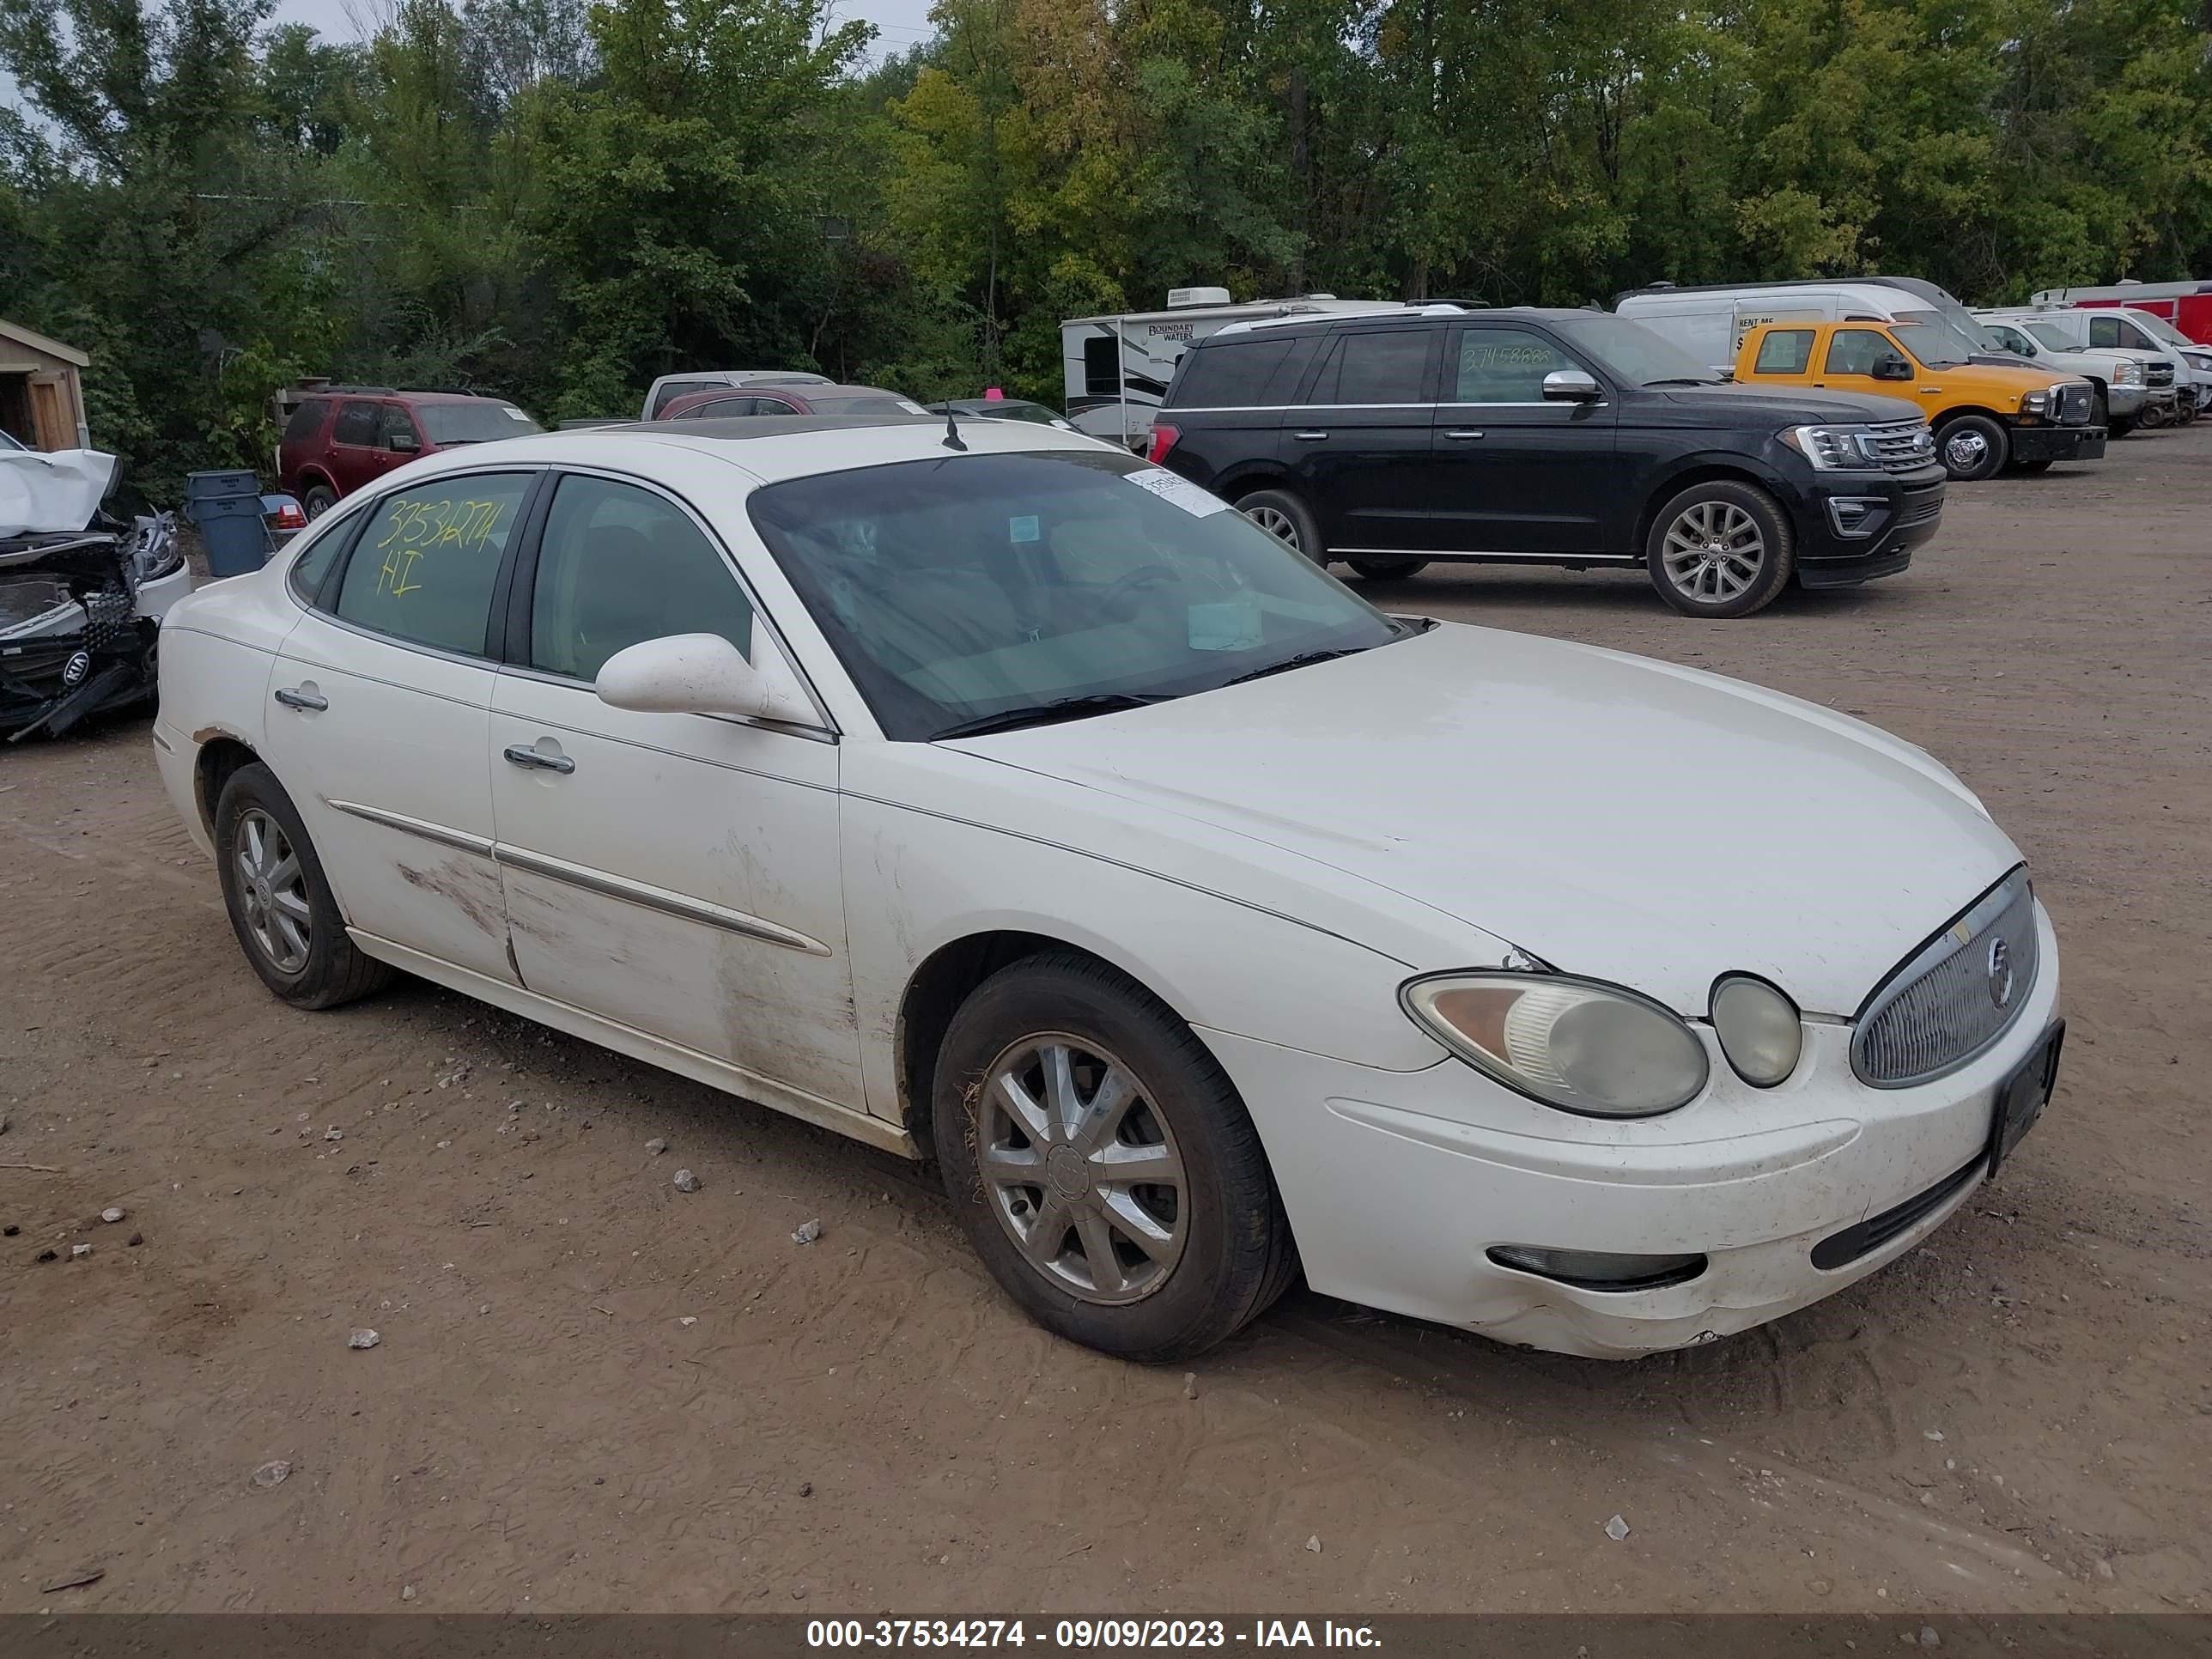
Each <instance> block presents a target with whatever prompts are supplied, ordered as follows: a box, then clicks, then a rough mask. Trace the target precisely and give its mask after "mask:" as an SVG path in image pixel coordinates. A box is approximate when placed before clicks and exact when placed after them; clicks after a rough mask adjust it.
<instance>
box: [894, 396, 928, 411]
mask: <svg viewBox="0 0 2212 1659" xmlns="http://www.w3.org/2000/svg"><path fill="white" fill-rule="evenodd" d="M898 406H899V407H900V408H901V409H902V410H906V412H907V413H908V414H909V415H927V414H928V413H929V411H928V410H926V409H924V408H923V407H922V406H921V404H917V403H910V402H908V400H907V399H906V398H900V399H898Z"/></svg>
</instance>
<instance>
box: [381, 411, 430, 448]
mask: <svg viewBox="0 0 2212 1659" xmlns="http://www.w3.org/2000/svg"><path fill="white" fill-rule="evenodd" d="M376 447H378V448H379V449H394V450H403V451H404V450H412V449H420V448H421V447H422V440H421V439H420V438H418V437H416V435H415V422H413V421H411V420H410V419H409V418H408V416H407V411H406V410H404V409H402V408H401V407H400V406H399V405H398V404H380V406H379V407H378V409H377V411H376Z"/></svg>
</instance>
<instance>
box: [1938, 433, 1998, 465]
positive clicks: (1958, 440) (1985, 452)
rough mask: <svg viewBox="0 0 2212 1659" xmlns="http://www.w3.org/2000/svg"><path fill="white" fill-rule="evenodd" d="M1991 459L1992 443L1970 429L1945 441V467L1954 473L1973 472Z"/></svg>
mask: <svg viewBox="0 0 2212 1659" xmlns="http://www.w3.org/2000/svg"><path fill="white" fill-rule="evenodd" d="M1989 458H1990V441H1989V440H1988V439H1987V438H1985V437H1984V436H1983V435H1981V434H1980V433H1978V432H1976V431H1974V430H1973V429H1972V428H1968V429H1967V430H1966V431H1964V432H1954V433H1953V434H1952V435H1950V436H1949V437H1948V438H1946V439H1944V440H1943V465H1946V466H1948V467H1949V468H1950V469H1951V471H1954V472H1972V471H1978V469H1979V468H1980V467H1981V466H1983V465H1984V464H1985V463H1986V462H1987V461H1988V460H1989Z"/></svg>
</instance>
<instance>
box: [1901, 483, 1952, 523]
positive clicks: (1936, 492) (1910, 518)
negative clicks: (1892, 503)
mask: <svg viewBox="0 0 2212 1659" xmlns="http://www.w3.org/2000/svg"><path fill="white" fill-rule="evenodd" d="M1942 516H1943V491H1942V489H1941V488H1940V487H1939V488H1937V489H1908V490H1906V491H1905V505H1904V507H1903V508H1902V509H1900V510H1899V513H1898V515H1897V521H1898V523H1899V524H1901V525H1905V524H1926V523H1927V522H1928V521H1929V520H1931V519H1940V518H1942Z"/></svg>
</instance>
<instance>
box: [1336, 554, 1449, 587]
mask: <svg viewBox="0 0 2212 1659" xmlns="http://www.w3.org/2000/svg"><path fill="white" fill-rule="evenodd" d="M1345 562H1346V564H1348V565H1350V566H1351V567H1352V574H1353V575H1355V576H1358V578H1360V579H1361V580H1363V581H1370V582H1383V581H1395V580H1398V579H1399V578H1401V577H1403V576H1417V575H1419V574H1420V573H1421V572H1422V571H1424V570H1426V569H1427V568H1429V562H1428V561H1427V560H1426V559H1346V561H1345Z"/></svg>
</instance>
